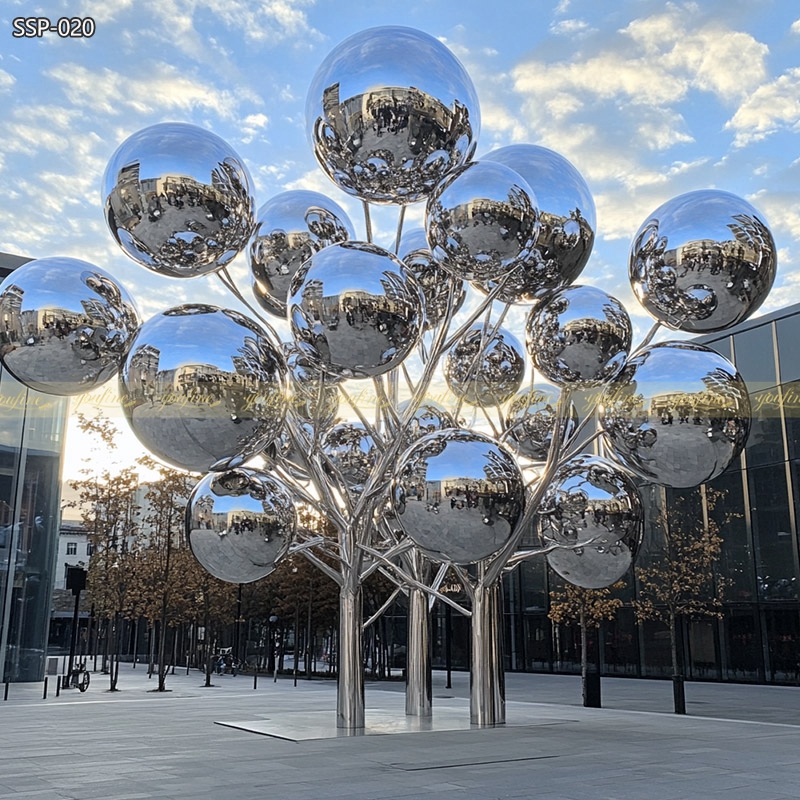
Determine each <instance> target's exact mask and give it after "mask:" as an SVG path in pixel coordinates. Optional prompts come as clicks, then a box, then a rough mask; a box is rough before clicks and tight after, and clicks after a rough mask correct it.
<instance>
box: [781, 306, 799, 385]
mask: <svg viewBox="0 0 800 800" xmlns="http://www.w3.org/2000/svg"><path fill="white" fill-rule="evenodd" d="M775 327H776V329H777V333H778V361H779V363H780V368H781V383H786V382H787V381H795V380H797V379H798V378H800V347H798V346H797V345H798V342H800V314H792V316H791V317H784V318H783V319H779V320H777V322H776V323H775Z"/></svg>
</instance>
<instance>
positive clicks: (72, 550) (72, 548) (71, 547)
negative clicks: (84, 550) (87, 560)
mask: <svg viewBox="0 0 800 800" xmlns="http://www.w3.org/2000/svg"><path fill="white" fill-rule="evenodd" d="M67 555H68V556H76V555H78V543H77V542H67Z"/></svg>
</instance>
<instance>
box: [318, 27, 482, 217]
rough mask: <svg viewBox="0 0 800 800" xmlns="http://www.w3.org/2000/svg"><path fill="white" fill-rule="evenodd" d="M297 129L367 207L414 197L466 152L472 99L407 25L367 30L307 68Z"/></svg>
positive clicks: (436, 44)
mask: <svg viewBox="0 0 800 800" xmlns="http://www.w3.org/2000/svg"><path fill="white" fill-rule="evenodd" d="M306 129H307V131H308V135H309V139H310V141H311V145H312V147H313V148H314V153H315V155H316V157H317V160H318V161H319V163H320V165H321V166H322V169H323V170H324V171H325V172H326V173H327V175H328V176H329V177H330V178H331V180H333V181H334V182H335V183H336V184H337V186H339V187H340V188H341V189H343V190H344V191H345V192H347V193H348V194H351V195H354V196H356V197H359V198H361V199H362V200H365V201H367V202H370V203H401V204H402V203H414V202H416V201H418V200H420V199H422V198H424V197H426V196H427V195H428V194H429V193H430V191H431V190H432V189H433V187H434V186H435V185H436V183H437V182H438V181H439V180H440V179H441V178H442V177H443V176H444V175H446V174H447V173H448V172H449V171H450V170H452V169H454V168H456V167H458V166H460V165H461V164H464V163H465V162H466V161H467V160H468V159H469V158H471V157H472V155H473V153H474V152H475V143H476V141H477V138H478V133H479V131H480V110H479V105H478V96H477V94H476V92H475V87H474V86H473V85H472V80H471V79H470V77H469V75H468V74H467V71H466V70H465V69H464V67H463V66H462V65H461V63H460V62H459V61H458V59H457V58H456V57H455V56H454V55H453V54H452V53H451V52H450V51H449V50H448V49H447V48H446V47H445V46H444V45H443V44H442V43H441V42H440V41H438V40H437V39H435V38H434V37H432V36H429V35H428V34H426V33H423V32H421V31H418V30H414V29H413V28H403V27H397V26H385V27H379V28H369V29H367V30H364V31H361V32H360V33H356V34H354V35H353V36H351V37H349V38H348V39H345V40H344V41H343V42H341V43H340V44H338V45H337V46H336V47H335V48H334V49H333V50H332V51H331V52H330V53H329V55H328V56H327V57H326V58H325V60H324V61H323V62H322V64H321V65H320V67H319V69H318V70H317V73H316V75H315V76H314V79H313V80H312V82H311V86H310V88H309V91H308V99H307V101H306Z"/></svg>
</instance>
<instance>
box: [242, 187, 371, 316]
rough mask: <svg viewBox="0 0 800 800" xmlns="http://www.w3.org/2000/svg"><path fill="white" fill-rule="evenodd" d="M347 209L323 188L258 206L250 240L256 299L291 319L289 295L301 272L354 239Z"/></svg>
mask: <svg viewBox="0 0 800 800" xmlns="http://www.w3.org/2000/svg"><path fill="white" fill-rule="evenodd" d="M355 236H356V235H355V230H354V229H353V223H352V222H350V219H349V218H348V216H347V214H346V213H345V211H344V209H343V208H342V207H341V206H340V205H338V204H337V203H334V201H333V200H331V199H330V198H328V197H326V196H325V195H324V194H320V193H319V192H308V191H302V190H294V191H289V192H282V193H281V194H279V195H276V196H275V197H273V198H272V199H271V200H268V201H267V202H266V203H264V205H263V206H261V208H260V209H259V210H258V219H257V222H256V231H255V236H254V237H253V240H252V241H251V242H250V270H251V273H252V277H253V292H254V294H255V296H256V300H258V302H259V303H260V304H261V306H262V307H263V308H264V309H265V310H266V311H268V312H269V313H270V314H274V315H275V316H277V317H281V318H282V319H283V318H285V317H286V298H287V296H288V294H289V287H290V285H291V282H292V278H293V277H294V275H295V273H296V272H297V270H299V269H300V267H301V266H302V265H303V264H304V262H306V261H307V260H308V259H309V258H310V257H311V256H312V255H313V254H314V253H316V252H318V251H320V250H322V248H323V247H327V246H328V245H331V244H336V243H337V242H346V241H348V240H351V239H355Z"/></svg>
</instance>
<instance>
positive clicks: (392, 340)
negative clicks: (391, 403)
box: [288, 242, 423, 378]
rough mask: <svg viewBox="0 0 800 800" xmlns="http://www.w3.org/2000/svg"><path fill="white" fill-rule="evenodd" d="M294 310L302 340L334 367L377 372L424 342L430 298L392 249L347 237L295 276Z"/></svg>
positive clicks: (355, 374) (342, 372) (329, 369)
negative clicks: (409, 278)
mask: <svg viewBox="0 0 800 800" xmlns="http://www.w3.org/2000/svg"><path fill="white" fill-rule="evenodd" d="M288 316H289V321H290V323H291V326H292V333H293V335H294V337H295V341H296V342H297V343H298V344H300V345H301V346H303V347H304V348H305V349H304V352H306V353H308V354H309V356H310V357H311V358H312V359H314V361H315V362H316V364H317V365H318V366H319V367H320V368H321V369H323V370H324V371H325V372H326V373H332V374H333V375H338V376H340V377H348V378H371V377H374V376H376V375H382V374H383V373H384V372H388V371H389V370H390V369H393V368H394V367H396V366H398V365H399V364H400V362H401V361H402V360H403V359H404V358H405V357H406V355H408V353H409V352H410V350H411V349H412V348H413V347H414V345H415V344H416V343H417V339H418V337H419V335H420V332H421V330H422V324H423V300H422V297H421V295H420V293H419V291H418V290H417V289H416V287H415V286H411V285H409V282H408V281H407V279H406V275H405V274H404V267H403V264H402V262H401V261H399V260H398V259H397V258H396V257H395V256H393V255H392V254H391V253H389V252H388V251H386V250H384V249H383V248H381V247H378V246H377V245H374V244H367V243H365V242H342V243H340V244H334V245H331V246H330V247H326V248H325V249H323V250H320V251H319V252H318V253H315V254H314V255H313V256H312V257H311V258H310V259H309V260H308V261H306V263H305V264H304V265H303V267H302V268H301V269H300V271H299V272H298V273H297V274H296V275H295V278H294V280H293V282H292V289H291V296H290V298H289V308H288Z"/></svg>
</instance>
